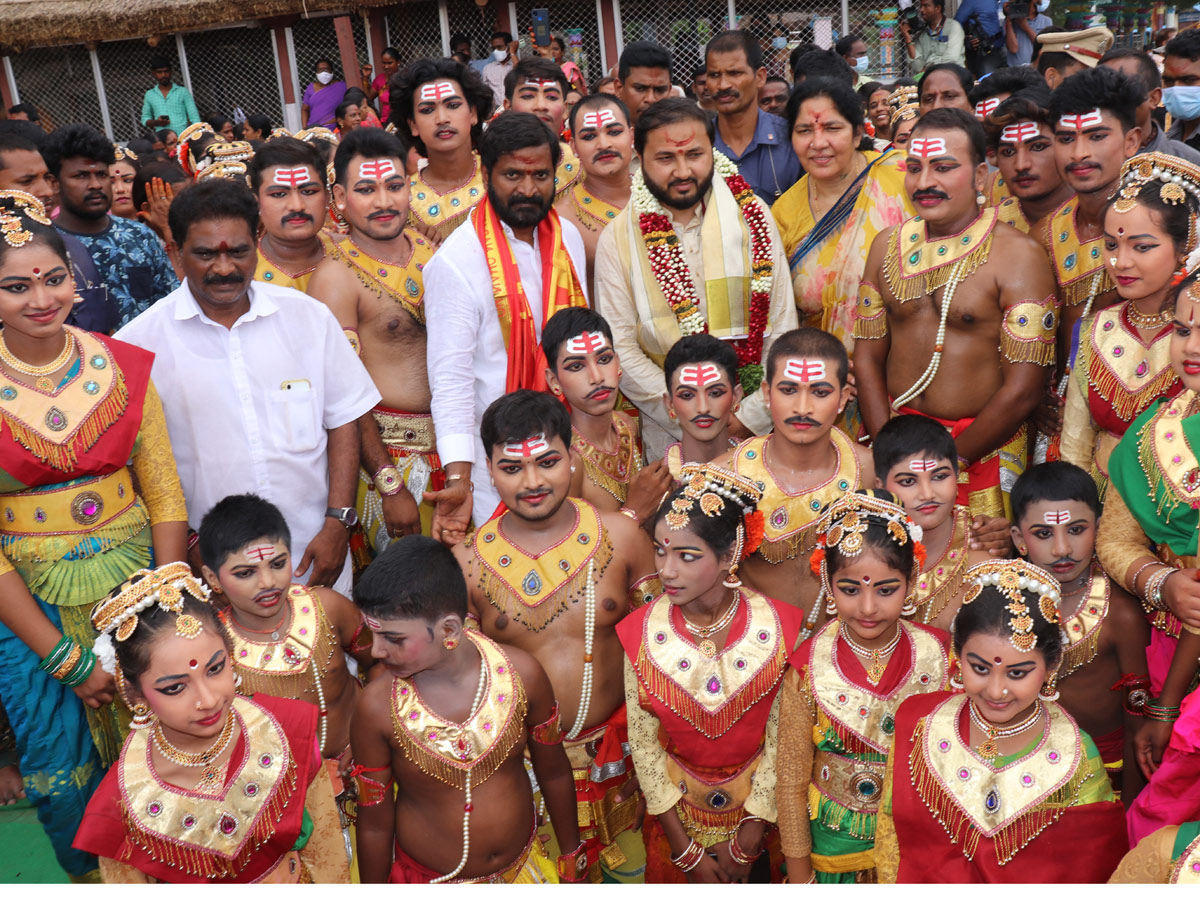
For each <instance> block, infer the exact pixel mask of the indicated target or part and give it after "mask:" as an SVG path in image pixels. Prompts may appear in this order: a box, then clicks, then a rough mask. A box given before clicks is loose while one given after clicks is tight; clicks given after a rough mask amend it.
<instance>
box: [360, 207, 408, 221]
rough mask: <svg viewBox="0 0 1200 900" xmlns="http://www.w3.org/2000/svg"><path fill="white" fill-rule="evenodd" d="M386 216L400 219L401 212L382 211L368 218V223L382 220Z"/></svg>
mask: <svg viewBox="0 0 1200 900" xmlns="http://www.w3.org/2000/svg"><path fill="white" fill-rule="evenodd" d="M384 216H395V217H397V218H399V216H400V210H398V209H381V210H379V211H378V212H373V213H371V214H370V215H369V216H367V221H368V222H372V221H374V220H375V219H382V218H383V217H384Z"/></svg>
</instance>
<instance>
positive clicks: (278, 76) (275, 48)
mask: <svg viewBox="0 0 1200 900" xmlns="http://www.w3.org/2000/svg"><path fill="white" fill-rule="evenodd" d="M265 31H266V32H267V34H268V35H270V38H271V56H272V58H274V60H275V85H276V86H277V87H278V88H279V111H280V113H282V114H283V121H282V122H280V123H279V124H281V125H283V126H284V127H285V128H287V129H288V130H289V131H291V130H292V129H291V128H290V127H289V126H288V124H287V122H288V105H287V99H286V98H285V96H284V93H283V69H281V68H280V66H279V45H278V44H277V43H276V42H275V29H274V28H267V29H265Z"/></svg>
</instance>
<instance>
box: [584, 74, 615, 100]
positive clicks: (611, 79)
mask: <svg viewBox="0 0 1200 900" xmlns="http://www.w3.org/2000/svg"><path fill="white" fill-rule="evenodd" d="M616 83H617V79H616V77H615V76H613V75H605V76H604V77H603V78H597V79H596V80H595V81H593V82H592V87H591V89H590V90H589V91H588V96H589V97H590V96H591V95H592V94H603V93H604V91H602V90H600V89H601V88H604V87H608V86H609V85H610V84H616ZM609 96H610V97H615V96H616V95H615V94H609Z"/></svg>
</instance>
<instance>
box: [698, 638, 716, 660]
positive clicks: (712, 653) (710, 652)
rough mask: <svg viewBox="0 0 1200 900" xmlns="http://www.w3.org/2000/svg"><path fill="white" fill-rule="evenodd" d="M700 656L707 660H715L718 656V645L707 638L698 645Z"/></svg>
mask: <svg viewBox="0 0 1200 900" xmlns="http://www.w3.org/2000/svg"><path fill="white" fill-rule="evenodd" d="M697 647H698V649H699V650H700V655H701V656H703V657H704V658H705V659H715V658H716V656H717V645H716V644H714V643H713V642H712V640H711V639H709V638H705V639H704V640H702V641H701V642H700V643H699V644H698V645H697Z"/></svg>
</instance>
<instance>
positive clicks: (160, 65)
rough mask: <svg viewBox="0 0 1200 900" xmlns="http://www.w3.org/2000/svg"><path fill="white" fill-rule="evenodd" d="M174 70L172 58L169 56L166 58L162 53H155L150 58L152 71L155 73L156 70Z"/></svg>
mask: <svg viewBox="0 0 1200 900" xmlns="http://www.w3.org/2000/svg"><path fill="white" fill-rule="evenodd" d="M173 68H175V67H174V66H173V65H172V64H171V58H170V57H169V56H165V55H164V54H162V53H155V54H154V55H153V56H151V57H150V71H154V70H155V69H173Z"/></svg>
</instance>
